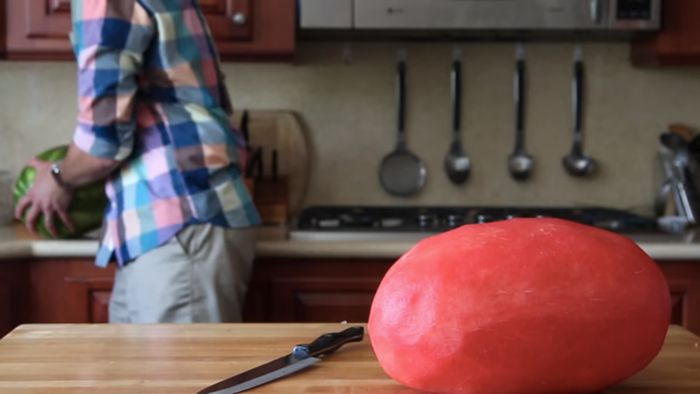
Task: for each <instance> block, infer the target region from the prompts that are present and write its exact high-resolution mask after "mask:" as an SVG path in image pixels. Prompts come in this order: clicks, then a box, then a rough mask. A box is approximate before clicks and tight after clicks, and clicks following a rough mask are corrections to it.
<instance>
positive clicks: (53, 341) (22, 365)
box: [0, 323, 700, 394]
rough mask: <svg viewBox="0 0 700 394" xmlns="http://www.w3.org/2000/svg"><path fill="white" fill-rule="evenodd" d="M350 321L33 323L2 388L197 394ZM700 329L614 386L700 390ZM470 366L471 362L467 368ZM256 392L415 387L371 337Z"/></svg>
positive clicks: (5, 360) (10, 358) (11, 348)
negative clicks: (383, 359) (392, 368)
mask: <svg viewBox="0 0 700 394" xmlns="http://www.w3.org/2000/svg"><path fill="white" fill-rule="evenodd" d="M347 327H348V325H342V324H332V323H331V324H328V323H318V324H272V323H270V324H247V323H243V324H190V325H174V324H153V325H107V324H98V325H78V324H74V325H47V324H43V325H42V324H40V325H23V326H19V327H17V328H16V329H15V330H14V331H12V332H11V333H10V334H8V335H7V336H6V337H4V338H3V339H2V340H0V393H3V394H4V393H12V394H29V393H33V394H34V393H35V394H38V393H41V394H69V393H70V394H80V393H90V394H94V393H101V394H136V393H144V394H148V393H168V394H193V393H196V392H197V391H198V390H200V389H202V388H203V387H205V386H207V385H209V384H212V383H214V382H216V381H219V380H221V379H223V378H226V377H228V376H230V375H233V374H236V373H238V372H241V371H244V370H247V369H249V368H252V367H255V366H257V365H259V364H261V363H264V362H266V361H270V360H271V359H274V358H277V357H279V356H282V355H284V354H286V353H289V351H290V350H291V348H292V346H293V345H295V344H298V343H308V342H310V341H311V340H313V339H315V338H316V337H318V336H319V335H321V334H324V333H326V332H333V331H340V330H342V329H344V328H347ZM698 342H700V338H698V337H696V336H694V335H692V334H691V333H689V332H688V331H686V330H684V329H682V328H680V327H678V326H671V327H670V329H669V332H668V336H667V338H666V343H665V345H664V348H663V350H662V351H661V353H660V355H659V356H658V357H657V358H656V360H654V361H653V362H652V363H651V364H650V365H649V366H648V367H647V368H646V369H645V370H643V371H642V372H640V373H639V374H637V375H635V376H633V377H632V378H630V379H628V380H627V381H625V382H623V383H622V384H620V385H618V386H617V387H613V388H611V389H609V390H607V391H605V393H638V394H662V393H663V394H691V393H693V394H697V393H700V346H699V343H698ZM466 372H468V371H465V373H466ZM251 393H260V394H262V393H279V394H282V393H284V394H290V393H314V394H324V393H358V394H359V393H368V394H370V393H371V394H411V393H416V391H413V390H410V389H407V388H405V387H403V386H401V385H400V384H398V383H396V382H394V381H393V380H391V379H390V378H389V377H388V376H387V375H386V374H384V372H383V371H382V369H381V367H380V366H379V363H378V362H377V360H376V358H375V356H374V353H373V352H372V348H371V346H370V342H369V338H368V337H367V336H365V339H364V341H363V342H361V343H349V344H346V345H345V346H344V347H342V348H341V349H340V350H338V351H337V352H336V353H335V354H333V355H331V356H329V357H328V358H326V359H325V360H323V361H322V362H320V363H318V364H316V365H314V366H312V367H311V368H309V369H307V370H304V371H301V372H300V373H298V374H296V375H293V376H290V377H287V378H285V379H282V380H279V381H276V382H273V383H270V384H268V385H265V386H261V387H259V388H256V389H254V390H252V391H251Z"/></svg>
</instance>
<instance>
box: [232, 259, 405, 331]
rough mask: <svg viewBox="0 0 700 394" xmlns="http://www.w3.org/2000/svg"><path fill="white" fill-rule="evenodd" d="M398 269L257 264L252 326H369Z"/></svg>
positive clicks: (380, 262)
mask: <svg viewBox="0 0 700 394" xmlns="http://www.w3.org/2000/svg"><path fill="white" fill-rule="evenodd" d="M391 264H393V260H385V259H351V258H345V259H323V258H318V259H300V258H268V259H257V260H256V261H255V266H254V269H253V277H252V279H251V282H250V285H249V286H248V295H247V297H246V304H245V307H244V311H243V319H244V321H246V322H270V321H274V322H339V321H343V320H347V321H353V322H364V321H367V319H368V317H369V310H370V307H371V305H372V299H373V297H374V293H375V292H376V290H377V287H379V283H380V282H381V280H382V278H383V277H384V274H385V273H386V271H387V270H388V269H389V267H390V266H391Z"/></svg>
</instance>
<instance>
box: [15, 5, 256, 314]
mask: <svg viewBox="0 0 700 394" xmlns="http://www.w3.org/2000/svg"><path fill="white" fill-rule="evenodd" d="M72 15H73V18H72V19H73V33H72V35H71V38H72V42H73V47H74V50H75V54H76V57H77V62H78V96H79V100H78V101H79V103H78V105H79V114H78V121H77V128H76V131H75V134H74V137H73V142H72V144H71V145H70V148H69V151H68V155H67V157H66V158H65V160H63V161H62V162H60V163H45V162H41V161H38V160H33V161H32V162H30V164H31V165H33V166H34V167H35V168H36V169H37V177H36V180H35V184H34V186H33V188H32V189H31V190H30V191H29V192H28V193H27V196H26V197H25V198H23V199H22V200H21V201H20V202H19V203H18V205H17V208H16V212H15V214H16V216H17V217H18V218H19V217H21V216H22V215H23V214H25V213H26V215H27V216H26V224H27V227H28V228H29V229H30V230H32V231H34V230H35V226H36V221H37V219H38V217H39V216H40V215H41V214H43V217H44V219H45V224H46V226H47V228H48V229H49V231H50V232H52V234H54V235H55V234H56V229H55V224H54V222H55V220H58V219H60V220H63V221H64V222H65V223H66V224H67V225H68V226H69V228H70V227H72V224H71V222H70V218H69V217H68V215H67V213H66V211H67V208H68V206H69V205H70V201H71V196H72V190H73V189H74V188H75V187H78V186H81V185H85V184H87V183H90V182H93V181H95V180H98V179H102V178H107V186H106V193H107V196H108V197H109V201H110V203H109V207H108V209H107V213H106V217H105V222H104V225H103V236H102V239H101V243H100V248H99V251H98V253H97V257H96V263H97V265H99V266H106V265H107V264H108V262H109V261H110V260H113V259H116V261H117V263H118V269H117V273H116V276H115V283H114V288H113V291H112V298H111V300H110V308H109V309H110V310H109V316H110V322H123V323H129V322H131V323H150V322H218V321H239V320H240V318H241V304H242V300H243V298H244V296H245V293H246V290H247V282H248V279H249V276H250V272H251V265H252V260H253V254H254V248H255V245H254V242H255V241H254V236H253V232H252V231H253V230H252V229H251V228H250V227H251V226H253V225H256V224H258V223H259V221H260V219H259V216H258V213H257V211H256V209H255V207H254V205H253V202H252V200H251V197H250V195H249V194H248V192H247V190H246V188H245V185H244V183H243V180H242V179H241V170H242V165H243V163H244V160H245V157H244V153H243V152H244V148H245V141H244V140H243V138H242V137H241V135H240V133H238V132H237V131H233V130H232V128H231V126H230V124H229V120H230V115H231V105H230V101H229V97H228V93H227V91H226V87H225V85H224V83H223V77H222V74H221V71H220V64H219V60H218V55H217V53H216V50H215V46H214V43H213V41H212V38H211V35H210V33H209V30H208V27H207V25H206V21H205V19H204V16H203V15H202V12H201V10H200V8H199V6H198V4H197V1H196V0H178V1H175V0H73V1H72Z"/></svg>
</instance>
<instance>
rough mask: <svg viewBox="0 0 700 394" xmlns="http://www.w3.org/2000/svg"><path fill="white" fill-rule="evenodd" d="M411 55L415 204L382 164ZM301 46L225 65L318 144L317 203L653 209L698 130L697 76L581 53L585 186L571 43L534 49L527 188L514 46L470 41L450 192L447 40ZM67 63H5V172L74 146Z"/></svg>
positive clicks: (237, 98)
mask: <svg viewBox="0 0 700 394" xmlns="http://www.w3.org/2000/svg"><path fill="white" fill-rule="evenodd" d="M399 47H403V48H405V49H406V50H407V54H408V65H409V68H408V72H409V79H408V103H409V109H408V121H407V127H408V143H409V147H410V149H411V150H413V151H414V152H415V153H416V154H417V155H418V156H419V157H421V158H422V159H423V160H424V161H425V162H426V165H427V167H428V183H427V185H426V188H425V189H424V190H423V191H422V192H421V193H420V194H419V195H418V196H416V197H413V198H409V199H400V198H394V197H390V196H388V195H387V194H385V193H384V192H383V191H382V189H381V188H380V186H379V183H378V180H377V168H378V165H379V162H380V160H381V158H382V157H383V156H384V155H385V154H386V153H388V152H389V151H390V150H391V149H393V146H394V142H395V129H396V126H395V123H396V122H395V118H396V110H395V103H394V101H395V100H394V74H393V73H394V60H395V53H396V49H398V48H399ZM350 48H351V50H352V61H351V62H350V63H345V62H343V57H342V56H341V54H342V43H303V44H301V46H300V48H299V51H298V60H297V62H296V64H293V65H292V64H276V63H272V64H258V63H255V64H251V63H240V64H237V63H234V64H226V65H225V67H224V68H225V72H226V74H227V75H228V84H229V87H230V89H231V92H232V96H233V98H234V104H235V106H236V107H237V108H238V109H243V108H251V109H291V110H294V111H297V112H298V113H299V114H300V115H301V116H302V118H303V119H304V121H305V123H306V125H307V126H308V129H309V132H310V137H311V143H312V145H313V147H312V151H313V155H312V157H313V163H312V174H311V184H310V189H309V195H308V197H307V202H308V203H309V204H322V203H325V204H451V205H487V204H490V205H501V204H508V205H513V204H515V205H545V204H557V205H609V206H615V207H621V208H631V209H637V210H645V209H649V208H650V206H651V204H652V201H653V196H654V191H655V187H656V186H655V182H657V180H658V176H656V175H655V172H656V166H655V162H654V154H655V150H656V147H657V140H658V138H657V137H658V134H659V133H660V132H661V131H662V130H663V129H664V127H665V126H666V125H667V124H668V123H670V122H674V121H681V122H686V123H689V124H690V125H692V126H695V127H699V126H700V67H699V68H694V69H693V68H687V69H661V70H649V69H636V68H632V67H631V66H630V65H629V63H628V60H627V55H628V47H627V45H626V44H624V43H588V44H585V45H584V50H585V57H586V62H587V63H586V64H587V77H588V80H587V88H588V94H587V108H586V114H585V120H586V121H585V130H586V133H587V140H586V150H587V151H588V152H589V153H590V154H591V155H592V156H594V157H595V158H596V159H598V160H599V162H600V172H599V173H598V174H597V175H596V176H595V177H591V178H590V179H579V178H572V177H570V176H568V175H567V174H566V173H565V171H564V169H563V168H562V166H561V157H562V156H563V155H564V154H566V152H567V151H568V149H569V148H570V144H571V126H570V124H571V115H570V112H571V111H570V105H571V104H570V98H569V97H570V75H571V64H570V63H571V57H572V50H573V45H572V44H570V43H554V44H553V43H538V44H530V45H528V47H527V49H528V67H529V92H528V110H527V123H526V124H527V133H528V136H527V147H528V149H529V150H530V152H531V153H532V155H533V156H534V157H535V160H536V165H537V167H536V171H535V173H534V176H533V177H532V178H531V179H530V181H528V182H526V183H516V182H515V181H513V180H511V178H510V176H509V175H508V172H507V167H506V158H507V155H508V153H509V152H510V151H511V150H512V145H513V107H512V69H513V45H512V44H510V43H469V44H464V45H462V49H463V50H464V54H465V65H464V85H463V86H464V100H463V108H462V110H463V111H462V114H463V138H464V145H465V148H466V150H467V151H468V153H469V154H470V156H471V157H472V162H473V173H472V177H471V179H470V180H469V181H468V182H467V183H466V184H465V185H463V186H454V185H451V184H450V183H449V182H448V181H447V178H446V176H445V175H444V172H443V169H442V159H443V157H444V155H445V153H446V151H447V148H448V144H449V139H450V107H449V85H448V82H449V67H450V59H451V51H452V48H453V45H452V44H449V43H438V44H429V43H410V44H405V43H403V44H399V43H393V42H384V43H369V42H365V43H353V44H352V45H350ZM74 78H75V77H74V66H73V65H72V64H71V63H67V62H66V63H62V62H56V63H14V62H2V63H0V92H1V93H2V94H0V138H1V142H0V168H9V169H11V170H12V171H18V170H19V168H20V167H21V165H22V163H23V162H24V161H25V160H26V158H28V157H29V156H30V155H33V154H34V153H36V152H38V151H39V150H41V149H42V148H44V147H48V146H51V145H54V144H59V143H63V142H65V141H67V140H68V139H69V138H70V136H71V133H72V127H73V117H74V114H75V98H74V96H75V86H74Z"/></svg>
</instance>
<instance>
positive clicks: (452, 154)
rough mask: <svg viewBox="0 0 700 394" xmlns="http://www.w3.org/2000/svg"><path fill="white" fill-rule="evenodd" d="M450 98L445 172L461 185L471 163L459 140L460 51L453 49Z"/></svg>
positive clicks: (460, 99) (460, 98)
mask: <svg viewBox="0 0 700 394" xmlns="http://www.w3.org/2000/svg"><path fill="white" fill-rule="evenodd" d="M450 77H451V78H450V87H451V96H452V142H451V143H450V148H449V150H448V151H447V155H445V161H444V165H445V172H446V173H447V178H449V179H450V181H451V182H452V183H455V184H461V183H464V182H465V181H466V180H467V178H469V171H470V170H471V161H470V159H469V156H467V154H466V152H464V148H462V140H461V136H460V133H461V116H460V114H461V109H462V51H461V50H459V49H455V50H454V52H453V53H452V73H451V75H450Z"/></svg>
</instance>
